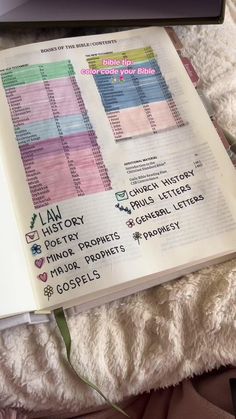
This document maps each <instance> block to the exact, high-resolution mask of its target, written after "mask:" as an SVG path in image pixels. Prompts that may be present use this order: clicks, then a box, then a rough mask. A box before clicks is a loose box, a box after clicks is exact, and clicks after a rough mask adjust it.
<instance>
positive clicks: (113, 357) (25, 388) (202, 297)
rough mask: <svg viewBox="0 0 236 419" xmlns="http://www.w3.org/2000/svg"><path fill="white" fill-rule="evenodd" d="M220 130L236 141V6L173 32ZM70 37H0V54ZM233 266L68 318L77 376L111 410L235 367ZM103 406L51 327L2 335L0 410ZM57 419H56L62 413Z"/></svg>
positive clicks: (63, 32)
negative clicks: (219, 21) (218, 18)
mask: <svg viewBox="0 0 236 419" xmlns="http://www.w3.org/2000/svg"><path fill="white" fill-rule="evenodd" d="M176 30H177V33H178V35H179V37H180V38H181V40H182V42H183V44H184V46H185V52H186V55H188V56H189V57H190V59H191V60H192V62H193V63H194V65H195V68H196V70H197V72H198V73H199V75H200V77H201V79H202V81H203V88H204V91H205V93H206V95H207V96H208V97H209V99H210V100H211V102H212V104H213V106H214V109H215V112H216V115H217V118H218V121H219V122H220V123H221V125H222V126H224V127H225V128H226V129H227V130H228V131H230V132H231V133H232V134H234V135H236V118H235V114H236V47H235V41H236V1H235V0H229V1H228V5H227V9H226V19H225V23H224V24H223V25H219V26H218V25H214V26H210V25H209V26H191V27H187V26H185V27H179V28H177V29H176ZM66 35H67V31H66V30H64V29H61V30H58V31H53V32H52V31H49V32H46V31H45V30H44V31H43V32H42V33H40V32H39V31H36V32H32V33H30V34H28V35H20V34H18V33H15V34H14V33H12V34H10V33H8V34H7V33H4V34H2V35H1V34H0V48H1V49H3V48H7V47H10V46H14V45H19V44H23V43H28V42H33V41H40V40H44V39H51V38H52V37H63V36H66ZM235 307H236V259H234V260H232V261H230V262H227V263H224V264H220V265H218V266H215V267H211V268H206V269H204V270H202V271H200V272H197V273H194V274H191V275H188V276H186V277H183V278H181V279H180V280H176V281H172V282H170V283H167V284H164V285H161V286H159V287H155V288H152V289H150V290H148V291H145V292H142V293H139V294H135V295H133V296H130V297H127V298H124V299H122V300H119V301H116V302H113V303H110V304H107V305H104V306H101V307H99V308H96V309H93V310H90V311H88V312H85V313H82V314H79V315H74V316H71V317H70V318H69V327H70V331H71V336H72V343H73V344H72V356H71V360H72V362H73V365H74V366H75V368H76V369H77V370H78V371H79V372H80V373H81V374H83V375H84V376H86V377H87V378H89V379H90V380H91V381H93V382H94V383H96V384H97V385H98V386H99V387H100V388H101V390H102V391H103V392H104V393H105V394H106V395H107V396H108V397H109V398H110V399H111V400H112V401H114V402H119V401H120V400H122V399H123V398H124V397H128V396H131V395H137V394H139V393H141V392H144V391H149V390H150V389H157V388H163V387H166V386H170V385H175V384H177V383H178V382H180V381H181V380H183V379H185V378H187V377H191V376H193V375H195V374H200V373H202V372H204V371H209V370H211V369H213V368H217V367H219V366H221V365H227V364H233V365H235V364H236V351H235V341H236V310H235ZM101 404H103V400H102V399H101V397H100V396H98V395H97V394H96V393H95V392H94V391H93V390H91V389H89V388H88V387H86V386H85V385H83V384H82V383H80V382H79V380H78V379H77V378H76V377H75V376H74V375H73V373H72V372H71V371H70V368H69V367H68V365H67V363H66V356H65V349H64V345H63V342H62V339H61V338H60V336H59V333H58V330H57V328H56V325H55V322H51V323H50V324H46V325H38V326H22V327H17V328H14V329H9V330H6V331H4V332H1V333H0V407H1V408H6V407H17V408H23V409H27V410H29V411H34V412H38V413H35V414H34V416H33V417H34V418H37V417H41V416H42V415H48V417H49V412H54V414H55V409H57V411H58V412H59V411H60V410H62V411H65V410H67V409H69V410H70V412H78V411H79V410H80V409H83V410H84V409H87V408H90V407H91V406H99V405H101ZM58 417H59V413H58Z"/></svg>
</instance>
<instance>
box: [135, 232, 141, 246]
mask: <svg viewBox="0 0 236 419" xmlns="http://www.w3.org/2000/svg"><path fill="white" fill-rule="evenodd" d="M141 238H142V234H141V233H139V232H138V231H136V232H135V233H134V234H133V239H134V240H137V241H138V244H140V242H139V241H140V239H141Z"/></svg>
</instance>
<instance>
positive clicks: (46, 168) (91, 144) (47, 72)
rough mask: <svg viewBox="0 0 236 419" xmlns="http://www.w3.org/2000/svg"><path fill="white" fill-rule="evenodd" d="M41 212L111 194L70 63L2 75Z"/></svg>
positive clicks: (109, 184)
mask: <svg viewBox="0 0 236 419" xmlns="http://www.w3.org/2000/svg"><path fill="white" fill-rule="evenodd" d="M2 82H3V86H4V88H5V92H6V96H7V100H8V104H9V106H10V111H11V117H12V121H13V124H14V130H15V135H16V140H17V142H18V145H19V148H20V153H21V157H22V161H23V165H24V168H25V172H26V177H27V181H28V185H29V188H30V191H31V195H32V200H33V203H34V206H35V208H36V209H38V208H41V207H43V206H46V205H49V204H52V203H55V202H60V201H63V200H65V199H69V198H73V197H76V196H81V195H87V194H93V193H97V192H101V191H105V190H109V189H111V183H110V180H109V177H108V174H107V169H106V167H105V165H104V162H103V158H102V155H101V152H100V148H99V145H98V143H97V138H96V134H95V132H94V130H93V128H92V125H91V123H90V120H89V116H88V113H87V110H86V108H85V105H84V102H83V99H82V96H81V92H80V89H79V86H78V84H77V81H76V79H75V72H74V69H73V66H72V64H71V62H70V61H69V60H65V61H60V62H55V63H47V64H38V65H27V66H23V67H17V68H15V69H12V70H9V71H6V72H5V73H4V74H2Z"/></svg>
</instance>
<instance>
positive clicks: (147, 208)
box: [0, 28, 236, 308]
mask: <svg viewBox="0 0 236 419" xmlns="http://www.w3.org/2000/svg"><path fill="white" fill-rule="evenodd" d="M0 77H1V91H0V92H1V102H0V105H1V109H3V110H4V111H3V115H2V116H1V127H0V133H1V134H0V135H1V140H2V141H3V137H4V144H7V150H8V154H7V155H8V170H9V176H10V177H11V179H12V184H13V185H14V205H15V207H16V208H17V213H18V223H19V225H20V226H21V234H22V243H23V245H24V247H25V249H26V255H27V263H28V266H29V268H30V277H31V281H32V288H33V290H34V295H35V298H36V300H37V301H36V305H37V307H38V308H45V307H49V306H55V305H59V304H62V303H63V302H68V301H69V300H72V299H73V301H74V300H75V299H76V298H86V296H89V295H93V296H94V297H95V296H96V295H98V294H101V293H103V292H104V293H105V292H106V290H107V289H111V288H112V287H115V286H119V287H122V286H124V287H126V286H127V284H131V283H132V281H134V280H136V279H138V278H142V277H144V278H145V277H146V276H149V275H154V274H157V273H158V277H159V279H158V281H157V283H160V282H161V276H162V274H164V273H165V272H166V271H167V270H173V271H174V270H176V271H180V267H181V266H184V265H192V266H193V267H194V266H197V264H198V263H200V262H201V261H202V260H203V259H204V260H209V261H210V260H211V259H213V258H217V257H219V256H222V255H228V254H230V253H233V252H235V250H236V245H235V243H236V241H235V239H236V191H235V180H236V175H235V170H234V168H233V165H232V163H231V162H230V159H229V157H228V156H227V153H226V152H225V150H224V147H223V145H222V144H221V141H220V140H219V137H218V135H217V133H216V131H215V129H214V127H213V125H212V123H211V121H210V119H209V117H208V115H207V113H206V111H205V109H204V107H203V105H202V103H201V101H200V99H199V97H198V95H197V93H196V92H195V89H194V87H193V86H192V84H191V81H190V79H189V78H188V75H187V74H186V72H185V69H184V67H183V65H182V63H181V62H180V59H179V57H178V55H177V53H176V51H175V49H174V47H173V45H172V43H171V41H170V40H169V38H168V35H167V34H166V32H165V30H164V29H160V28H150V29H141V30H133V31H127V32H125V31H124V32H120V33H113V34H104V35H99V36H91V37H83V38H70V39H65V40H57V41H50V42H47V43H41V44H35V45H30V46H25V47H19V48H16V49H14V50H8V51H6V52H5V53H4V54H2V55H1V68H0ZM2 121H4V124H3V122H2ZM144 281H145V280H144ZM67 305H68V303H67Z"/></svg>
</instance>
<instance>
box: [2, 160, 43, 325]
mask: <svg viewBox="0 0 236 419" xmlns="http://www.w3.org/2000/svg"><path fill="white" fill-rule="evenodd" d="M1 157H2V154H1ZM0 194H1V217H0V235H1V239H0V255H1V258H0V260H1V276H0V286H1V292H0V317H4V316H10V315H12V314H16V313H21V312H26V311H31V310H34V309H36V304H35V301H34V297H33V293H32V288H31V282H30V280H29V272H28V271H27V269H26V265H25V260H24V254H23V249H22V245H21V242H20V237H19V232H18V226H17V223H16V220H15V214H14V211H13V208H12V203H11V198H10V195H9V187H8V184H7V179H6V173H4V171H3V165H2V161H1V166H0Z"/></svg>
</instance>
